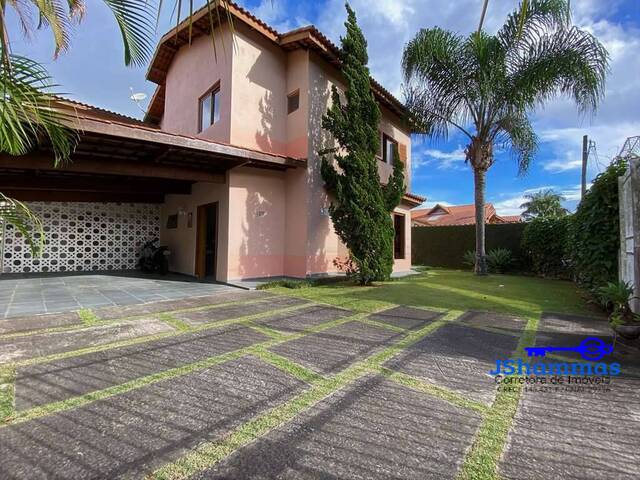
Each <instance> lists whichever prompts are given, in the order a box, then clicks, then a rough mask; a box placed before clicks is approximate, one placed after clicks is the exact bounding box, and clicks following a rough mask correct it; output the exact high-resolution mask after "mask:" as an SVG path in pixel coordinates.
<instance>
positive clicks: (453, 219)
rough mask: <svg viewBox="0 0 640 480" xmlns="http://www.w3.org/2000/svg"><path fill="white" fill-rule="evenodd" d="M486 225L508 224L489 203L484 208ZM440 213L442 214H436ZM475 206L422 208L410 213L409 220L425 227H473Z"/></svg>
mask: <svg viewBox="0 0 640 480" xmlns="http://www.w3.org/2000/svg"><path fill="white" fill-rule="evenodd" d="M484 209H485V213H484V218H485V222H486V223H509V221H507V220H505V218H509V217H500V216H499V215H497V214H496V209H495V207H494V206H493V204H491V203H487V204H485V206H484ZM438 212H442V213H438ZM475 217H476V209H475V205H473V204H471V205H446V206H445V205H435V206H434V207H433V208H422V209H417V210H412V211H411V219H412V220H413V221H415V222H416V223H420V224H422V225H425V226H430V227H439V226H447V225H475V223H476V218H475Z"/></svg>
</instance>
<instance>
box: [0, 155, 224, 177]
mask: <svg viewBox="0 0 640 480" xmlns="http://www.w3.org/2000/svg"><path fill="white" fill-rule="evenodd" d="M0 168H15V169H26V170H44V171H59V172H77V173H93V174H98V175H126V176H135V177H147V178H167V179H173V180H186V181H190V182H209V183H224V182H225V176H224V174H223V173H212V172H206V171H202V170H198V169H195V168H186V167H176V166H168V165H155V164H148V163H142V162H135V161H133V162H132V161H129V162H127V161H124V160H113V159H105V160H96V159H91V158H79V159H75V161H72V162H70V163H69V164H67V165H65V166H64V167H60V168H55V167H54V166H53V156H51V155H48V154H45V153H39V152H35V153H30V154H28V155H23V156H20V157H14V156H11V155H7V154H4V153H2V154H0Z"/></svg>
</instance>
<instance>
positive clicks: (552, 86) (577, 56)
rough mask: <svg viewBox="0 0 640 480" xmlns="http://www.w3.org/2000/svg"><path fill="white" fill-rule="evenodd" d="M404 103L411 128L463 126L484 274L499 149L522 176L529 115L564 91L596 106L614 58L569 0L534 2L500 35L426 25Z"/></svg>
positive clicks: (411, 59) (413, 45) (439, 133)
mask: <svg viewBox="0 0 640 480" xmlns="http://www.w3.org/2000/svg"><path fill="white" fill-rule="evenodd" d="M402 68H403V73H404V78H405V83H406V87H405V96H406V104H407V107H408V108H409V110H410V112H411V116H412V121H413V124H414V128H415V129H416V130H417V131H419V132H421V133H423V134H426V135H430V136H432V137H435V138H438V137H439V138H445V139H446V138H447V136H448V133H449V130H450V129H457V130H458V131H460V132H461V133H462V134H463V135H464V136H466V137H467V139H468V142H469V143H468V145H467V148H466V150H465V154H466V160H467V162H468V163H469V164H470V165H471V168H472V169H473V173H474V185H475V209H476V266H475V271H476V273H478V274H486V273H487V265H486V254H485V218H484V215H483V212H484V205H485V184H486V173H487V171H488V170H489V168H490V167H491V166H492V165H493V163H494V160H495V158H494V147H495V146H498V147H499V148H504V149H506V150H510V151H511V152H512V153H513V154H514V157H515V159H516V161H517V163H518V167H519V171H520V173H524V172H526V171H527V169H528V167H529V164H530V162H531V160H532V158H533V154H534V152H535V151H536V148H537V137H536V135H535V133H534V131H533V127H532V125H531V122H530V120H529V114H530V113H531V112H532V111H533V110H534V109H535V108H536V107H538V106H540V105H541V104H544V103H545V102H546V101H548V100H550V99H551V98H553V97H555V96H558V95H566V96H569V97H571V98H572V99H573V100H574V102H575V103H576V104H577V106H578V108H579V110H580V111H583V112H586V111H593V110H595V109H596V108H597V106H598V104H599V102H600V100H601V99H602V96H603V94H604V82H605V76H606V73H607V71H608V54H607V51H606V49H605V48H604V47H603V46H602V44H601V43H600V42H599V41H598V40H597V39H596V38H595V37H594V36H593V35H592V34H591V33H589V32H586V31H583V30H580V29H579V28H577V27H575V26H572V25H571V24H570V10H569V6H568V2H567V1H566V0H530V1H528V2H527V6H526V8H522V5H521V7H520V8H519V10H518V11H516V12H514V13H512V14H510V15H509V16H508V18H507V21H506V23H505V24H504V25H503V26H502V28H501V29H500V30H499V31H498V32H497V34H496V35H489V34H487V33H486V32H484V31H478V32H474V33H472V34H470V35H469V36H468V37H466V38H465V37H462V36H460V35H458V34H455V33H452V32H449V31H446V30H443V29H441V28H437V27H436V28H430V29H422V30H420V31H419V32H418V33H417V35H416V36H415V37H414V38H413V40H411V41H410V42H409V43H408V44H407V46H406V47H405V50H404V53H403V58H402Z"/></svg>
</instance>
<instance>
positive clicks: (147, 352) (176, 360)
mask: <svg viewBox="0 0 640 480" xmlns="http://www.w3.org/2000/svg"><path fill="white" fill-rule="evenodd" d="M265 340H268V337H267V336H265V335H263V334H262V333H259V332H257V331H255V330H253V329H251V328H248V327H240V326H237V325H232V326H229V327H227V328H223V329H216V330H204V331H201V332H194V333H187V334H184V335H179V336H177V337H171V338H165V339H162V340H156V341H152V342H147V343H144V344H140V345H132V346H129V347H122V348H116V349H113V350H108V351H102V352H95V353H90V354H88V355H83V356H81V357H73V358H67V359H63V360H58V361H55V362H50V363H46V364H40V365H30V366H27V367H24V368H19V369H18V370H17V372H16V386H15V405H16V410H17V411H22V410H26V409H28V408H32V407H34V406H37V405H42V404H46V403H51V402H57V401H60V400H65V399H67V398H72V397H75V396H79V395H83V394H85V393H89V392H92V391H96V390H102V389H104V388H107V387H111V386H113V385H118V384H121V383H124V382H128V381H130V380H134V379H136V378H140V377H143V376H146V375H151V374H154V373H158V372H161V371H164V370H168V369H171V368H175V367H180V366H182V365H186V364H189V363H193V362H197V361H200V360H204V359H206V358H209V357H212V356H215V355H220V354H223V353H226V352H231V351H233V350H238V349H240V348H243V347H247V346H249V345H253V344H254V343H258V342H263V341H265Z"/></svg>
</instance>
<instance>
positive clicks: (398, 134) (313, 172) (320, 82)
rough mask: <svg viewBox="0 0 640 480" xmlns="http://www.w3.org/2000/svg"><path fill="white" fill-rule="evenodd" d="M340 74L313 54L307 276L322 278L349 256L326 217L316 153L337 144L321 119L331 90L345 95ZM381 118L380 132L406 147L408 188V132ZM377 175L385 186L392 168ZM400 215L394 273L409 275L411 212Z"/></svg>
mask: <svg viewBox="0 0 640 480" xmlns="http://www.w3.org/2000/svg"><path fill="white" fill-rule="evenodd" d="M341 77H342V76H341V74H340V72H339V71H338V70H337V69H335V68H334V67H332V66H330V65H328V64H327V63H326V62H325V61H324V60H323V59H321V58H319V57H318V56H316V55H315V54H310V65H309V92H310V100H309V154H308V175H309V178H308V187H309V193H308V195H309V199H308V202H307V205H308V212H307V222H308V226H307V232H308V245H307V255H308V264H307V274H321V273H333V272H336V268H335V266H334V265H333V261H334V259H335V258H345V257H346V256H347V255H348V251H347V249H346V247H345V246H344V245H343V244H342V242H341V241H340V239H339V238H338V236H337V234H336V233H335V231H334V229H333V225H332V222H331V218H330V217H329V215H328V213H327V207H328V206H329V204H330V199H329V197H328V195H327V192H326V190H325V188H324V182H323V180H322V177H321V175H320V162H321V159H320V156H319V155H318V154H317V152H318V151H319V150H321V149H324V148H328V147H332V146H333V145H334V144H333V142H332V140H331V138H330V136H329V135H328V134H327V132H326V131H325V130H323V129H322V115H323V114H324V113H325V112H326V111H327V109H328V108H329V107H330V105H331V87H332V85H335V86H336V87H337V88H338V90H339V91H344V84H343V81H342V78H341ZM381 113H382V118H381V122H380V130H381V131H382V132H384V133H386V134H387V135H389V136H391V137H392V138H394V139H395V140H396V141H398V142H400V143H403V144H405V145H407V157H408V158H407V162H406V167H407V168H406V170H405V175H406V176H407V180H406V185H409V182H410V178H409V172H410V170H411V156H410V151H411V138H410V136H409V132H408V131H406V129H404V128H403V127H402V126H401V122H400V119H398V118H397V117H396V116H394V115H393V114H392V113H391V112H389V111H388V110H387V109H385V108H384V107H382V108H381ZM378 171H379V173H380V177H381V181H383V182H386V181H387V180H388V176H389V174H390V173H391V171H392V167H391V166H390V165H387V164H385V163H383V162H381V161H379V162H378ZM396 210H397V211H398V212H399V213H405V211H406V215H407V220H406V222H405V259H403V260H397V261H396V262H395V263H394V271H406V270H409V269H410V266H411V228H410V220H409V213H408V212H409V209H408V207H405V206H403V205H400V206H398V208H397V209H396Z"/></svg>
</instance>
